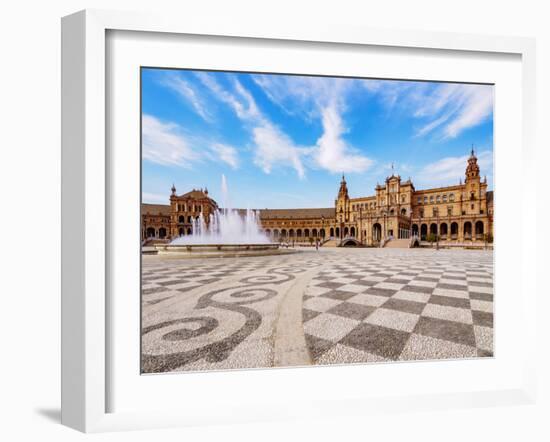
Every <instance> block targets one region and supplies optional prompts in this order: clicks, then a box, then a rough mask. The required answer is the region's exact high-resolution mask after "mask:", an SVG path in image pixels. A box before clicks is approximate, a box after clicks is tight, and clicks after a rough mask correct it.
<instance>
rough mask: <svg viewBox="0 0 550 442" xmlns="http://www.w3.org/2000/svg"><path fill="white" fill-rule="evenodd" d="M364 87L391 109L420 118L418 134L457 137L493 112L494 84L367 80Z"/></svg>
mask: <svg viewBox="0 0 550 442" xmlns="http://www.w3.org/2000/svg"><path fill="white" fill-rule="evenodd" d="M362 84H363V87H364V88H365V89H367V90H368V91H369V92H371V93H372V94H375V95H377V96H378V97H379V98H380V100H381V102H382V103H383V104H384V105H385V106H386V108H387V109H389V110H393V109H394V108H400V109H401V110H405V111H407V112H409V113H410V115H411V116H412V117H414V118H416V119H418V121H419V123H420V126H419V127H418V128H417V129H416V130H415V133H414V136H415V137H423V136H426V135H428V134H436V136H439V137H440V138H442V139H447V138H455V137H457V136H458V135H459V134H460V133H462V132H463V131H465V130H467V129H469V128H472V127H475V126H477V125H479V124H481V123H483V122H485V121H486V120H487V119H488V118H490V117H491V115H492V112H493V87H492V86H490V85H477V84H459V83H441V84H437V85H436V86H434V85H433V83H429V82H413V81H409V82H407V81H380V80H368V81H364V82H363V83H362Z"/></svg>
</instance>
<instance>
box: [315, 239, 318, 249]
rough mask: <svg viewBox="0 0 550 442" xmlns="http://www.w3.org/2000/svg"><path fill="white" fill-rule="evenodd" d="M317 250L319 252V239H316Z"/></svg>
mask: <svg viewBox="0 0 550 442" xmlns="http://www.w3.org/2000/svg"><path fill="white" fill-rule="evenodd" d="M315 250H317V251H319V239H318V238H315Z"/></svg>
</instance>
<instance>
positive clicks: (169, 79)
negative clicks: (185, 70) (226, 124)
mask: <svg viewBox="0 0 550 442" xmlns="http://www.w3.org/2000/svg"><path fill="white" fill-rule="evenodd" d="M159 82H160V84H162V85H163V86H165V87H167V88H169V89H171V90H172V91H174V92H175V93H176V94H177V95H178V96H179V97H180V98H182V99H183V100H184V101H186V102H187V103H189V104H190V105H191V107H192V108H193V109H194V110H195V112H197V114H198V115H199V116H200V117H201V118H202V119H204V120H205V121H208V122H211V121H212V120H213V117H212V114H211V113H210V112H209V110H208V107H207V104H206V103H205V100H204V99H203V97H202V96H201V95H200V93H199V92H198V91H197V90H196V89H195V88H193V86H191V84H190V83H189V82H188V81H186V80H184V79H183V78H182V77H181V76H180V75H179V74H178V73H176V72H165V73H164V74H163V75H162V76H161V77H160V80H159Z"/></svg>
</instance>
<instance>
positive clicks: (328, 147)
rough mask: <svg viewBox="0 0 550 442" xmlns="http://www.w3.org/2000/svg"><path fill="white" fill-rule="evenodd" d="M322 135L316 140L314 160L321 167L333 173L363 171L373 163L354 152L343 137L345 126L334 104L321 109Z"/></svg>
mask: <svg viewBox="0 0 550 442" xmlns="http://www.w3.org/2000/svg"><path fill="white" fill-rule="evenodd" d="M322 122H323V135H321V137H320V138H319V139H318V140H317V149H316V151H315V152H314V156H315V160H316V162H317V164H318V165H319V166H321V167H322V168H323V169H325V170H328V171H330V172H333V173H340V172H363V171H365V170H367V169H368V168H369V167H370V166H371V165H372V163H373V161H372V160H371V159H370V158H367V157H366V156H364V155H361V154H359V153H355V150H354V149H353V148H352V147H350V146H349V145H348V144H347V143H346V141H345V140H344V139H343V137H342V135H343V133H344V132H345V128H344V126H343V123H342V118H341V115H340V113H339V112H338V110H337V107H336V105H331V106H327V107H325V108H323V109H322Z"/></svg>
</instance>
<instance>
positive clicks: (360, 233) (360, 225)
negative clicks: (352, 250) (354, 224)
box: [359, 206, 363, 244]
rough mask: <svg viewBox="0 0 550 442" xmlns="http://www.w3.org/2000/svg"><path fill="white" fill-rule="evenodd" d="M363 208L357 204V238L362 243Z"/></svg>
mask: <svg viewBox="0 0 550 442" xmlns="http://www.w3.org/2000/svg"><path fill="white" fill-rule="evenodd" d="M362 221H363V209H362V208H361V206H359V240H360V241H361V244H363V223H362Z"/></svg>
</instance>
